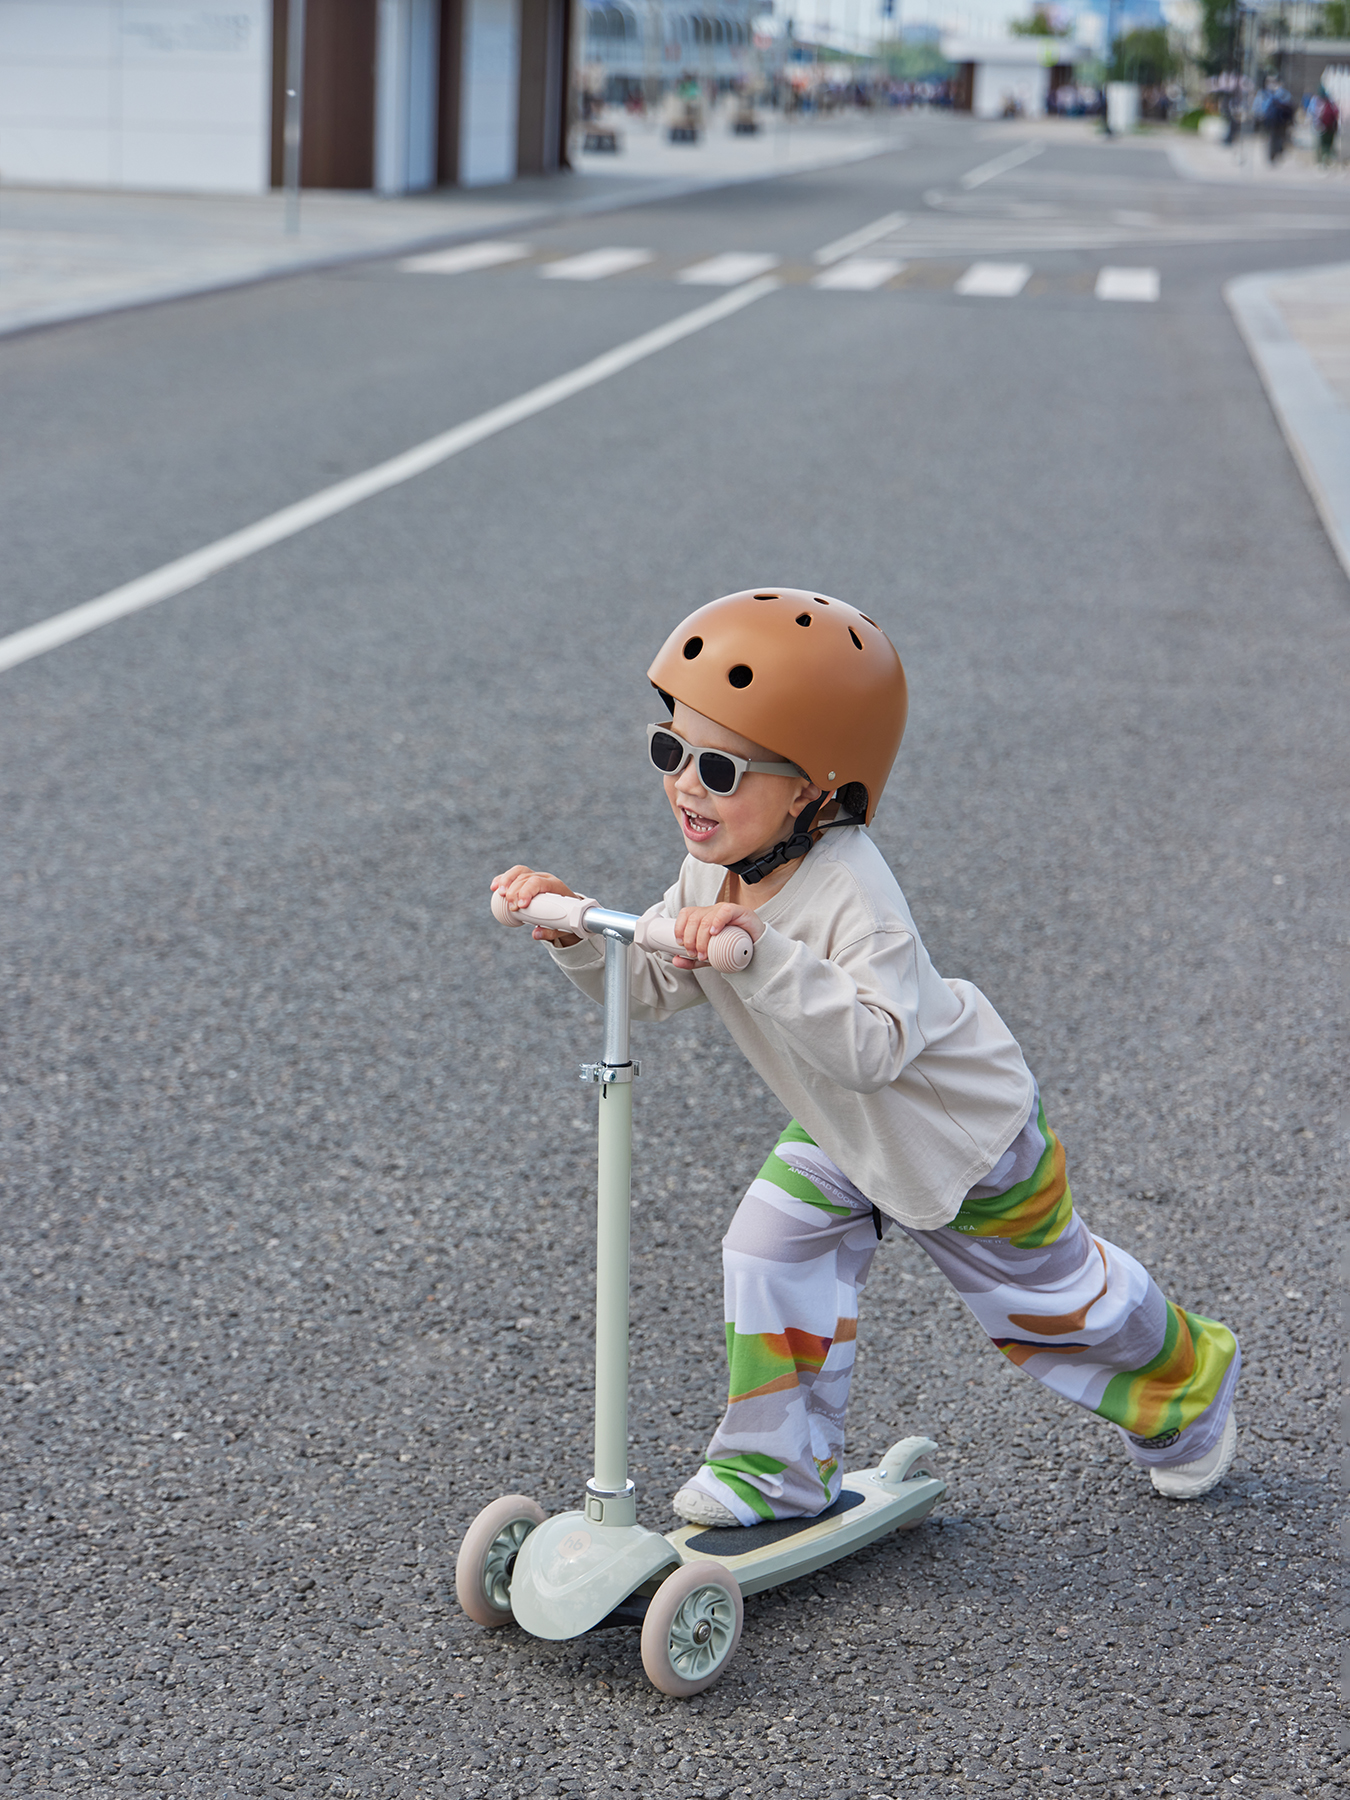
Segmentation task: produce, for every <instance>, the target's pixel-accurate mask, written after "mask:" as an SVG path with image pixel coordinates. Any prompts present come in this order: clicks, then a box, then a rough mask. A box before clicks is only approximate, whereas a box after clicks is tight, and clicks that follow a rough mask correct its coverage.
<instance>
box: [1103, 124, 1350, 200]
mask: <svg viewBox="0 0 1350 1800" xmlns="http://www.w3.org/2000/svg"><path fill="white" fill-rule="evenodd" d="M1150 139H1151V141H1152V142H1153V143H1154V144H1155V145H1157V144H1164V145H1165V146H1166V149H1167V154H1168V155H1169V157H1170V158H1171V159H1172V167H1173V168H1174V169H1175V170H1176V172H1177V174H1178V175H1183V176H1185V178H1186V179H1187V180H1188V181H1224V182H1242V183H1244V184H1245V185H1247V186H1249V187H1265V188H1330V189H1331V190H1332V191H1333V192H1350V163H1347V162H1343V161H1341V160H1340V158H1339V157H1338V158H1337V159H1336V160H1335V161H1334V162H1330V163H1325V164H1321V163H1319V162H1318V161H1317V157H1316V155H1315V154H1314V152H1313V151H1312V150H1311V149H1309V148H1307V147H1306V146H1305V145H1301V144H1297V143H1295V144H1291V145H1290V146H1289V148H1288V149H1287V150H1286V151H1285V153H1284V155H1283V156H1282V157H1281V158H1280V160H1279V162H1277V163H1272V162H1271V160H1270V157H1269V156H1268V154H1267V151H1266V140H1265V138H1264V137H1262V136H1259V135H1258V136H1256V137H1246V138H1244V139H1243V140H1242V143H1241V145H1240V146H1239V145H1231V146H1230V145H1227V144H1210V143H1206V141H1205V140H1204V139H1203V138H1202V137H1200V136H1199V134H1198V133H1195V132H1190V131H1166V129H1165V128H1163V129H1162V130H1160V131H1158V132H1157V133H1156V134H1154V133H1146V134H1144V135H1143V136H1141V138H1140V139H1139V140H1138V141H1140V142H1148V141H1150Z"/></svg>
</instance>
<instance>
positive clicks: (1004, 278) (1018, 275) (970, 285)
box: [956, 262, 1031, 300]
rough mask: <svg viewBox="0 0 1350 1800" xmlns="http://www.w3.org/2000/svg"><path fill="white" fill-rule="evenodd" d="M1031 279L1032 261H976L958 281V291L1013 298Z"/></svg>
mask: <svg viewBox="0 0 1350 1800" xmlns="http://www.w3.org/2000/svg"><path fill="white" fill-rule="evenodd" d="M1030 280H1031V264H1030V263H995V262H976V263H972V264H971V265H970V267H969V268H968V269H967V270H966V272H965V274H964V275H963V276H962V277H961V279H960V280H959V281H958V282H957V284H956V291H957V293H958V294H977V295H979V296H980V297H981V298H982V299H987V300H1011V299H1012V297H1013V296H1014V294H1020V293H1021V291H1022V289H1023V288H1024V287H1025V286H1026V285H1027V283H1028V282H1029V281H1030Z"/></svg>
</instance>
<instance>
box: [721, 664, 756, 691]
mask: <svg viewBox="0 0 1350 1800" xmlns="http://www.w3.org/2000/svg"><path fill="white" fill-rule="evenodd" d="M754 679H755V671H754V670H753V669H750V668H747V667H746V665H745V664H744V663H737V664H736V667H735V668H734V669H731V670H730V671H729V672H728V674H727V680H728V681H729V682H730V683H731V685H732V687H734V688H747V687H749V685H750V683H751V682H752V681H753V680H754Z"/></svg>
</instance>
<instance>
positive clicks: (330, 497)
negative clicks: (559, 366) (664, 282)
mask: <svg viewBox="0 0 1350 1800" xmlns="http://www.w3.org/2000/svg"><path fill="white" fill-rule="evenodd" d="M778 286H779V283H778V281H777V280H776V279H775V278H774V277H773V276H772V275H765V276H761V277H760V279H759V280H758V281H750V282H747V283H746V285H745V286H744V287H740V288H735V289H733V291H732V292H731V293H729V294H720V295H719V296H718V297H717V299H716V300H710V301H708V302H707V304H706V305H704V306H696V307H695V308H694V310H693V311H692V312H687V313H682V314H681V315H680V317H679V318H678V319H671V320H670V321H669V323H667V324H665V325H658V326H657V328H656V330H655V331H647V332H644V333H643V334H642V336H641V337H635V338H631V339H630V340H629V341H628V343H626V344H620V345H619V346H618V347H617V349H614V350H606V351H605V352H604V354H603V355H601V356H597V357H595V358H594V359H593V360H592V361H591V362H588V363H582V365H581V366H580V368H577V369H573V370H572V371H571V373H570V374H567V375H559V376H556V377H555V378H554V379H553V380H552V381H546V382H544V383H543V384H542V386H540V387H536V388H531V389H530V391H529V392H528V393H526V394H521V395H520V396H519V397H518V398H517V399H515V400H508V401H507V402H506V403H505V405H503V406H494V407H493V408H492V409H491V410H490V411H488V412H485V413H480V414H479V415H478V417H477V418H476V419H469V420H468V421H467V422H466V423H465V424H463V425H456V426H454V427H453V428H452V429H451V430H449V431H443V432H441V433H440V435H439V436H438V437H433V438H428V439H427V440H426V441H425V443H421V444H416V445H414V446H413V448H412V449H411V450H404V451H403V452H402V453H401V454H400V455H398V456H392V457H390V458H389V460H388V461H387V462H382V463H376V465H375V467H374V468H373V469H367V470H366V471H365V472H364V473H363V474H360V475H350V476H348V477H347V479H346V480H345V481H338V482H334V484H333V485H332V487H326V488H321V489H320V490H319V492H318V493H317V494H311V495H310V496H309V498H308V499H307V500H299V501H297V502H296V503H295V504H294V505H293V506H283V507H282V509H281V511H280V512H274V513H271V514H269V516H268V517H267V518H265V519H259V520H258V522H257V523H256V524H254V525H246V526H245V527H244V528H243V530H242V531H232V532H231V533H230V534H229V535H228V537H223V538H217V539H216V541H215V543H213V544H207V545H206V546H205V547H204V548H203V549H201V550H194V551H192V552H191V553H190V554H189V555H187V556H180V557H178V558H177V559H176V560H175V561H174V562H171V563H165V564H164V566H163V568H160V569H153V570H152V571H151V572H150V574H148V575H141V576H138V577H137V579H136V580H135V581H128V582H127V583H125V585H124V586H122V587H118V588H113V589H112V590H111V592H109V593H106V594H100V595H99V597H98V598H97V599H96V600H86V601H85V602H84V603H83V605H81V606H72V607H71V608H70V610H69V611H68V612H63V613H57V614H56V616H55V617H54V618H51V619H44V620H43V621H42V623H41V624H39V625H29V626H27V627H26V628H25V629H24V630H23V631H15V632H12V633H11V634H10V636H8V637H5V638H0V671H3V670H5V669H12V668H14V667H15V666H16V665H17V664H19V663H22V662H27V661H28V660H29V658H30V657H34V656H41V655H42V654H43V652H44V651H47V650H55V649H56V648H57V647H58V646H59V645H61V644H68V643H70V642H71V640H72V639H74V638H78V637H83V636H84V635H85V634H86V633H87V632H90V631H97V630H98V628H99V626H100V625H110V624H111V623H112V622H113V620H114V619H124V618H126V616H127V615H128V614H129V613H134V612H140V611H141V609H142V608H143V607H147V606H155V605H157V604H158V602H159V601H161V600H169V599H172V597H173V596H174V595H175V594H182V593H185V592H186V591H187V589H188V588H191V587H196V586H197V584H198V583H199V582H202V581H205V580H207V578H208V577H209V576H212V575H215V574H217V573H218V572H219V571H220V570H221V569H228V568H229V567H230V566H231V565H232V564H233V563H238V562H243V561H244V559H245V558H246V557H249V556H255V555H256V554H257V553H258V551H260V550H266V549H268V548H269V547H270V546H271V545H273V544H279V543H281V542H283V541H284V540H285V539H286V538H290V537H294V536H295V535H296V534H297V533H298V532H301V531H307V530H308V529H309V527H310V526H311V525H318V524H321V523H322V522H323V520H325V519H331V518H333V517H334V516H335V514H337V513H341V512H346V511H347V509H348V508H349V507H352V506H358V505H359V504H360V503H361V501H362V500H369V499H370V498H371V497H372V496H373V495H375V494H382V493H384V492H385V490H386V489H388V488H392V487H398V486H399V485H400V484H401V483H402V482H405V481H411V480H412V479H413V478H414V476H417V475H423V474H425V473H426V471H427V470H428V469H434V468H435V467H436V466H437V464H438V463H443V462H447V461H448V460H449V459H450V457H452V456H458V455H459V453H460V452H461V451H462V450H469V449H471V448H472V447H473V445H475V444H481V443H482V442H483V440H484V439H485V438H490V437H495V436H496V435H497V433H498V432H499V431H505V430H507V429H508V428H509V427H510V426H512V425H518V424H520V423H521V421H522V420H524V419H532V418H533V417H534V416H535V414H536V413H541V412H546V411H547V410H548V408H549V407H551V406H557V405H558V404H559V403H560V402H561V401H563V400H570V399H571V397H572V395H573V394H580V393H582V392H583V391H584V390H585V389H586V388H592V387H595V386H597V385H598V384H599V383H600V382H602V381H608V380H609V378H610V376H611V375H618V374H620V373H621V372H622V371H623V370H624V369H630V368H632V366H633V364H634V363H639V362H642V361H643V360H644V359H645V358H646V357H648V356H655V355H656V354H657V352H658V351H660V350H665V349H667V348H669V346H670V345H671V344H678V343H679V342H680V340H681V338H687V337H692V336H693V334H694V333H695V332H697V331H702V330H704V329H705V328H706V327H707V326H709V325H715V324H717V322H718V320H719V319H726V318H729V317H730V316H731V315H732V314H733V313H737V312H740V310H741V308H742V307H745V306H750V305H752V304H753V302H754V301H756V300H760V299H762V298H763V297H764V295H765V294H771V293H773V292H774V290H775V289H776V288H777V287H778Z"/></svg>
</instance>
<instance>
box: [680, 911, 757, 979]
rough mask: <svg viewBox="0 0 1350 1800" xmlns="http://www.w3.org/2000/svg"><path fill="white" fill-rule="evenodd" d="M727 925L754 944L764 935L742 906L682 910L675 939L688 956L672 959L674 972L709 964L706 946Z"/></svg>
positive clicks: (751, 914) (755, 914)
mask: <svg viewBox="0 0 1350 1800" xmlns="http://www.w3.org/2000/svg"><path fill="white" fill-rule="evenodd" d="M728 925H739V926H740V928H741V930H742V931H744V932H747V933H748V934H749V936H750V938H751V939H752V940H753V941H754V942H756V943H757V942H758V941H759V939H760V938H762V937H763V935H764V921H763V919H761V918H760V916H759V914H758V913H755V912H752V911H751V910H750V909H749V908H748V907H745V906H733V905H732V904H731V902H730V901H729V900H721V901H719V902H718V903H717V905H716V906H685V907H682V908H681V909H680V916H679V917H678V918H677V919H676V921H675V935H676V937H678V938H679V940H680V942H681V943H682V944H683V945H684V947H685V949H686V950H687V951H688V952H689V955H688V956H677V957H675V959H674V962H675V967H676V968H677V969H692V968H695V967H696V966H697V965H698V964H699V963H705V962H707V960H708V945H709V943H710V942H711V941H712V939H713V938H714V937H716V935H717V933H718V932H719V931H725V930H726V928H727V926H728Z"/></svg>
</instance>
